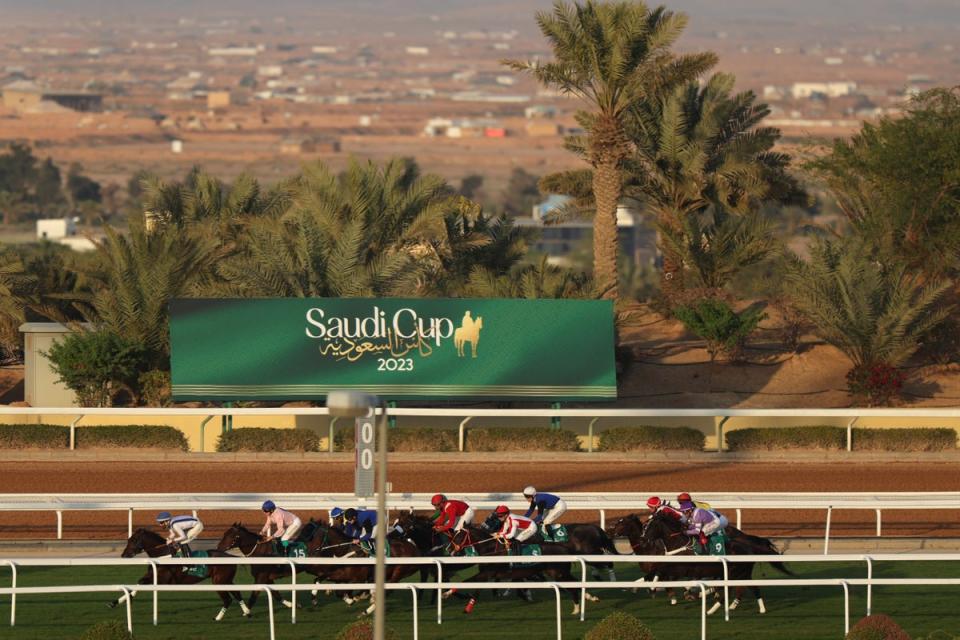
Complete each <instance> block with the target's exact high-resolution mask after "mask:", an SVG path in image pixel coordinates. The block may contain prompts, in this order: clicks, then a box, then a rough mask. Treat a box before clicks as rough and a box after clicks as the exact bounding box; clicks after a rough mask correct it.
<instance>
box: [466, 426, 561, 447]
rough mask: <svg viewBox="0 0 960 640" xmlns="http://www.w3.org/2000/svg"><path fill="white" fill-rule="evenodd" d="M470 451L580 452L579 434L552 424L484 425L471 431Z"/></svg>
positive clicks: (467, 442)
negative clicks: (551, 427)
mask: <svg viewBox="0 0 960 640" xmlns="http://www.w3.org/2000/svg"><path fill="white" fill-rule="evenodd" d="M464 449H465V450H467V451H579V450H580V441H579V440H578V439H577V434H576V433H574V432H573V431H570V430H567V429H550V428H548V427H482V428H478V429H470V430H469V431H468V432H467V438H466V443H465V444H464Z"/></svg>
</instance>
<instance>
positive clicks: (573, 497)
mask: <svg viewBox="0 0 960 640" xmlns="http://www.w3.org/2000/svg"><path fill="white" fill-rule="evenodd" d="M682 490H683V489H682V488H675V489H674V490H670V491H664V490H662V488H661V489H659V490H657V489H643V488H638V490H637V492H636V493H615V492H604V493H564V495H563V498H564V501H565V502H566V503H567V507H568V509H569V510H570V511H587V512H596V513H597V514H598V515H599V519H600V526H601V527H606V524H607V519H608V518H607V512H610V511H613V512H625V511H628V512H640V513H646V512H647V507H646V499H647V497H649V496H652V495H659V496H664V497H673V496H676V495H677V494H678V493H679V492H680V491H682ZM451 496H454V497H457V498H464V499H465V500H466V501H467V502H468V503H470V504H471V505H473V506H474V507H476V508H477V509H493V508H495V507H496V506H497V505H500V504H506V505H508V506H510V508H511V509H524V510H526V508H527V507H528V503H527V501H526V500H525V499H524V498H523V496H522V495H521V494H518V493H469V494H451ZM430 497H431V494H428V493H392V494H390V495H389V496H388V497H387V504H388V506H389V508H391V509H409V508H414V509H430V508H431V507H430ZM694 497H695V498H696V499H698V500H704V501H706V502H709V503H710V504H711V506H713V507H715V508H717V509H720V510H721V511H728V512H735V514H736V526H737V527H738V528H742V526H741V525H742V524H743V511H745V510H750V509H755V510H763V511H776V510H790V509H808V510H816V511H822V512H823V513H824V514H825V525H824V538H823V552H824V554H826V553H829V548H830V532H831V523H832V517H833V512H834V511H837V510H858V511H873V512H875V514H876V535H877V536H878V537H879V536H880V535H881V534H882V513H883V511H884V510H887V511H889V510H911V511H917V510H941V509H951V510H956V509H960V491H941V492H925V493H897V492H887V493H850V492H844V493H709V492H708V493H699V492H698V493H696V494H695V496H694ZM268 499H269V500H273V501H275V502H278V503H279V504H282V505H283V506H284V507H286V508H289V509H291V510H294V511H298V510H299V511H301V514H300V515H301V516H302V517H309V516H311V515H313V516H314V517H318V516H320V515H321V514H320V513H318V512H319V511H322V510H329V509H330V508H332V507H335V506H339V507H348V506H352V505H356V504H357V503H358V502H359V503H360V505H363V504H364V503H363V501H362V500H360V501H358V500H357V498H356V497H355V496H354V495H353V494H351V493H329V494H320V493H316V494H314V493H289V494H259V493H231V494H220V493H198V494H193V495H184V494H182V493H176V494H174V493H148V494H124V493H80V494H59V495H56V494H39V493H6V494H0V511H47V512H49V511H52V512H54V513H55V514H56V520H57V539H62V538H63V514H64V513H65V512H69V511H125V512H126V513H127V536H131V535H133V529H134V512H136V511H171V510H185V511H192V512H193V513H194V514H198V513H199V512H200V511H243V510H251V511H256V512H259V510H260V505H261V504H263V501H264V500H268ZM369 504H370V505H372V504H373V501H371V502H370V503H369ZM323 515H324V516H325V515H326V514H323ZM591 515H592V514H591ZM257 517H260V516H259V515H258V516H257ZM118 533H119V532H118Z"/></svg>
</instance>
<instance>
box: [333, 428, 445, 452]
mask: <svg viewBox="0 0 960 640" xmlns="http://www.w3.org/2000/svg"><path fill="white" fill-rule="evenodd" d="M354 435H355V434H354V430H353V428H352V427H351V428H349V429H343V430H341V431H338V432H337V433H336V435H335V436H334V437H333V441H334V447H335V448H336V450H337V451H353V450H354V449H355V448H356V440H355V438H354ZM457 437H458V434H457V432H456V431H454V430H453V429H437V428H433V427H412V428H407V427H403V428H398V429H390V435H389V436H388V437H387V440H388V441H389V444H390V449H389V450H390V451H414V452H416V451H456V450H457V444H458V443H457Z"/></svg>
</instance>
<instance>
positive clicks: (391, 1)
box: [0, 0, 960, 26]
mask: <svg viewBox="0 0 960 640" xmlns="http://www.w3.org/2000/svg"><path fill="white" fill-rule="evenodd" d="M550 4H551V2H550V0H513V1H511V2H504V1H503V0H271V1H270V2H263V1H262V0H160V1H159V2H158V1H157V0H0V10H3V9H34V10H37V9H41V10H50V9H52V10H55V11H58V12H68V13H80V12H82V13H84V14H85V15H87V16H90V14H91V13H95V12H101V11H109V12H118V13H123V14H136V13H138V12H143V13H151V14H154V13H156V12H158V11H163V12H166V13H169V14H174V15H190V14H207V15H209V14H227V15H229V14H231V13H234V12H237V11H243V14H244V15H251V14H260V15H267V14H273V15H277V14H280V15H283V14H284V13H294V14H300V15H302V14H304V13H310V12H311V11H317V12H325V11H330V10H332V9H336V8H340V7H344V8H346V7H349V8H352V9H353V10H355V11H357V12H359V13H367V12H374V13H377V14H379V15H381V16H384V15H394V16H398V17H403V18H406V19H410V18H413V17H415V16H416V15H417V14H422V15H423V16H424V17H426V16H429V15H431V14H435V15H440V16H443V15H445V14H451V13H456V12H459V11H462V10H464V9H468V10H469V11H470V15H472V16H476V15H478V14H481V13H482V12H483V10H484V9H486V8H489V12H490V15H491V18H492V19H496V21H497V22H498V23H502V21H503V19H504V18H508V17H509V16H510V14H513V15H516V17H517V18H518V19H524V20H526V19H527V16H528V15H529V14H530V13H531V11H532V10H533V9H535V8H547V7H549V6H550ZM665 4H667V5H668V6H669V7H670V8H676V9H680V10H684V11H687V12H689V13H690V14H691V15H692V16H694V17H696V18H698V19H699V20H705V19H717V18H726V19H728V20H742V19H747V18H753V19H761V20H776V19H781V20H803V21H815V22H822V21H824V20H830V21H832V20H837V21H843V22H854V23H857V22H864V23H874V24H876V23H878V22H883V23H887V24H890V23H900V24H917V23H924V22H940V23H942V24H944V25H946V26H948V25H955V26H960V0H670V1H669V2H666V3H665ZM504 11H506V13H504Z"/></svg>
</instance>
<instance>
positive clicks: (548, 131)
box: [524, 120, 563, 138]
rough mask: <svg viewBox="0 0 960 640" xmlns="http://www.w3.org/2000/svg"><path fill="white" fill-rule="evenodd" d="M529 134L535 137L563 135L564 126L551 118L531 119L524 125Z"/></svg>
mask: <svg viewBox="0 0 960 640" xmlns="http://www.w3.org/2000/svg"><path fill="white" fill-rule="evenodd" d="M524 129H525V130H526V132H527V135H528V136H531V137H533V138H547V137H551V136H559V135H563V126H561V125H559V124H557V123H556V122H553V121H550V120H531V121H530V122H528V123H527V125H526V126H525V127H524Z"/></svg>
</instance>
